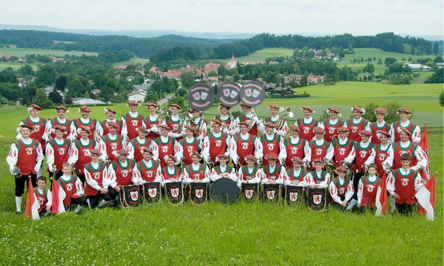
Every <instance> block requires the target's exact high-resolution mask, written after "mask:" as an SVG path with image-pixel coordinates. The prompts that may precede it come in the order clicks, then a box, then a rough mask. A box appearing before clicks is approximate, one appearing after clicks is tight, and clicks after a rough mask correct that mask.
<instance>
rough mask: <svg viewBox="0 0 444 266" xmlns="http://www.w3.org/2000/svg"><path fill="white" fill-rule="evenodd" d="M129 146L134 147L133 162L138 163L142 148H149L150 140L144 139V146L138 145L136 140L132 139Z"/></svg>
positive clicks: (141, 157)
mask: <svg viewBox="0 0 444 266" xmlns="http://www.w3.org/2000/svg"><path fill="white" fill-rule="evenodd" d="M131 144H132V145H133V147H134V160H135V161H136V162H140V161H141V160H142V159H143V153H142V148H143V147H146V148H150V146H151V139H148V138H146V139H145V144H142V143H140V142H139V141H138V140H137V138H134V139H132V140H131ZM159 158H160V157H159ZM162 158H163V157H162Z"/></svg>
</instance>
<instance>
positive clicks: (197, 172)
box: [182, 163, 211, 184]
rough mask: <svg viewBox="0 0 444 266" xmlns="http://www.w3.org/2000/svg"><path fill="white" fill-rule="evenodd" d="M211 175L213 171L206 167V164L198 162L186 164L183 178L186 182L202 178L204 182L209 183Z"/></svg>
mask: <svg viewBox="0 0 444 266" xmlns="http://www.w3.org/2000/svg"><path fill="white" fill-rule="evenodd" d="M210 177H211V172H210V170H209V169H208V167H206V165H204V164H201V163H198V164H194V163H192V164H189V165H187V166H185V168H184V171H183V174H182V180H183V183H184V184H190V183H193V181H194V180H196V179H197V180H202V182H203V183H209V182H210Z"/></svg>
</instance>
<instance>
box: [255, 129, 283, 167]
mask: <svg viewBox="0 0 444 266" xmlns="http://www.w3.org/2000/svg"><path fill="white" fill-rule="evenodd" d="M259 140H260V141H259V144H260V146H261V147H260V149H259V151H258V152H257V153H256V156H257V158H258V160H259V161H260V162H263V165H264V166H265V165H268V160H267V159H266V158H265V156H264V154H279V158H284V156H285V151H284V149H282V148H284V140H283V139H282V138H281V136H279V135H278V134H276V133H274V126H273V124H272V123H270V122H267V123H265V134H264V135H262V136H260V138H259ZM278 163H279V161H278Z"/></svg>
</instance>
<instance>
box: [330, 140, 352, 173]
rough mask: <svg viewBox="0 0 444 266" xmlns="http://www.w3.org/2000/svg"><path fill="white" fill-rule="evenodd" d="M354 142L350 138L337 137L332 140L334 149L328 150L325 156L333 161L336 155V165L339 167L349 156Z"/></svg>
mask: <svg viewBox="0 0 444 266" xmlns="http://www.w3.org/2000/svg"><path fill="white" fill-rule="evenodd" d="M354 143H355V142H354V141H353V140H351V139H349V138H345V139H340V138H339V139H335V140H334V141H333V142H332V146H333V147H332V149H330V150H328V152H327V155H326V156H325V158H327V160H329V161H331V160H332V159H333V157H334V158H335V161H334V167H335V168H337V167H339V166H341V165H342V163H343V161H344V160H345V158H347V156H349V154H350V153H351V152H352V149H353V145H354Z"/></svg>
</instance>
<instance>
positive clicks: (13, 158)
mask: <svg viewBox="0 0 444 266" xmlns="http://www.w3.org/2000/svg"><path fill="white" fill-rule="evenodd" d="M17 160H18V149H17V146H16V145H15V143H12V145H11V149H10V151H9V154H8V156H7V157H6V162H7V163H8V165H9V171H12V170H13V169H14V167H15V165H16V164H17Z"/></svg>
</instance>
